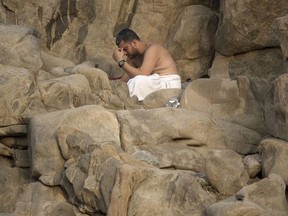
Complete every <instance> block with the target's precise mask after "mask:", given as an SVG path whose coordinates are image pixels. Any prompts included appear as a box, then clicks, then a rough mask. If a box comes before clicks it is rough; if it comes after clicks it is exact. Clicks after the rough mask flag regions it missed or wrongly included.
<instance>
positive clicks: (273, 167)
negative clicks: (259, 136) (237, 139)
mask: <svg viewBox="0 0 288 216" xmlns="http://www.w3.org/2000/svg"><path fill="white" fill-rule="evenodd" d="M259 153H260V158H261V160H262V163H261V164H262V175H263V176H264V177H267V176H268V175H269V174H271V173H276V174H278V175H280V176H281V177H282V178H283V179H284V181H285V183H286V185H288V173H287V169H288V164H287V160H288V142H287V141H284V140H280V139H275V138H266V139H264V140H262V141H261V143H260V146H259Z"/></svg>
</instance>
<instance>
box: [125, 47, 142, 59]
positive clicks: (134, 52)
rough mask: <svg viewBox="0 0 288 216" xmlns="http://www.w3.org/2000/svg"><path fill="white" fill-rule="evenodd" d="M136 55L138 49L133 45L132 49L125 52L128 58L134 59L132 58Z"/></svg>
mask: <svg viewBox="0 0 288 216" xmlns="http://www.w3.org/2000/svg"><path fill="white" fill-rule="evenodd" d="M138 55H139V52H138V50H137V49H135V48H134V47H132V50H131V52H130V53H129V54H127V57H128V58H129V59H134V58H136V57H137V56H138Z"/></svg>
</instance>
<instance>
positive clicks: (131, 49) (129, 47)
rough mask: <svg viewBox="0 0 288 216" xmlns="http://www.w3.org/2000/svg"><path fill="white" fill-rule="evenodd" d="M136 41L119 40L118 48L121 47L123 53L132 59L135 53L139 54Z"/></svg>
mask: <svg viewBox="0 0 288 216" xmlns="http://www.w3.org/2000/svg"><path fill="white" fill-rule="evenodd" d="M135 43H136V42H135V41H131V42H124V41H121V42H120V44H119V46H118V47H119V48H120V49H123V51H124V54H125V55H126V56H127V57H128V58H129V59H134V58H135V57H136V56H137V55H139V52H138V50H137V47H136V44H135Z"/></svg>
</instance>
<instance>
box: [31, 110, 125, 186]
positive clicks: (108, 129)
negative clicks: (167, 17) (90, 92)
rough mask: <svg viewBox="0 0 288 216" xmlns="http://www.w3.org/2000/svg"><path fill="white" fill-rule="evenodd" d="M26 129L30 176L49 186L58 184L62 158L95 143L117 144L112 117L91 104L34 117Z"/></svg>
mask: <svg viewBox="0 0 288 216" xmlns="http://www.w3.org/2000/svg"><path fill="white" fill-rule="evenodd" d="M29 131H30V132H29V137H30V140H29V143H30V154H31V155H30V158H31V171H32V175H33V176H34V177H35V178H37V179H40V181H42V182H43V183H44V184H47V185H51V186H53V185H58V184H59V183H60V179H61V175H62V172H63V170H64V162H65V160H67V159H69V158H71V157H76V156H79V155H81V154H84V153H86V152H91V151H93V149H95V148H97V146H98V145H106V144H114V145H116V146H120V140H119V125H118V121H117V119H116V117H115V116H114V115H113V114H112V113H111V112H109V111H108V110H106V109H104V108H103V107H101V106H95V105H94V106H92V105H91V106H82V107H79V108H76V109H70V110H62V111H58V112H51V113H47V114H43V115H38V116H35V117H33V118H32V119H31V121H30V130H29Z"/></svg>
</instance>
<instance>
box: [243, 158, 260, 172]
mask: <svg viewBox="0 0 288 216" xmlns="http://www.w3.org/2000/svg"><path fill="white" fill-rule="evenodd" d="M261 162H262V161H261V160H260V156H259V154H253V155H247V156H246V157H244V158H243V163H244V165H245V168H246V171H247V173H248V174H249V176H250V178H255V177H256V176H257V175H258V174H259V173H260V172H261Z"/></svg>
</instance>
